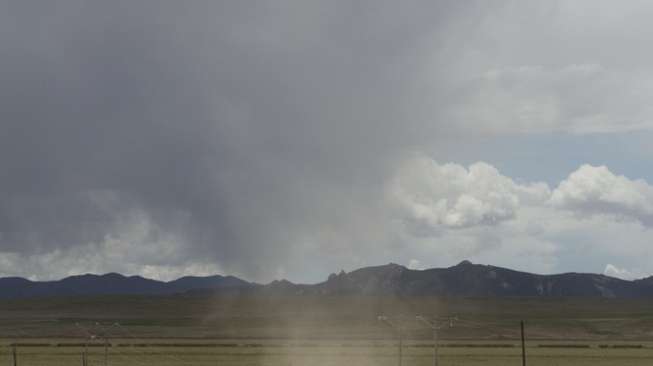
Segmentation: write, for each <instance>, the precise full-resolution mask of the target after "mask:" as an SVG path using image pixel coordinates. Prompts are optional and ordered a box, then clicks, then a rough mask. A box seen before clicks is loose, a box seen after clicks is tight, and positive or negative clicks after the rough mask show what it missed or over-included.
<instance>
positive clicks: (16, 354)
mask: <svg viewBox="0 0 653 366" xmlns="http://www.w3.org/2000/svg"><path fill="white" fill-rule="evenodd" d="M11 354H12V356H13V360H14V366H18V353H17V352H16V344H12V345H11Z"/></svg>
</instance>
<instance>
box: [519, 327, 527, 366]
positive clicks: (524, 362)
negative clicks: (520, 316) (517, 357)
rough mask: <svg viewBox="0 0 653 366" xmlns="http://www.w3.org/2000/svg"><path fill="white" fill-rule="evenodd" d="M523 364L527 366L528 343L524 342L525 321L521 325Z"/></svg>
mask: <svg viewBox="0 0 653 366" xmlns="http://www.w3.org/2000/svg"><path fill="white" fill-rule="evenodd" d="M520 325H521V364H522V366H526V342H525V340H524V321H523V320H522V321H521V323H520Z"/></svg>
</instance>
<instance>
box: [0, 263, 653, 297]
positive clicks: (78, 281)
mask: <svg viewBox="0 0 653 366" xmlns="http://www.w3.org/2000/svg"><path fill="white" fill-rule="evenodd" d="M185 292H194V293H198V292H211V293H233V292H241V293H242V292H256V293H259V292H260V293H268V294H292V295H303V294H306V295H340V294H351V295H396V296H460V297H509V296H519V297H604V298H635V297H652V298H653V277H648V278H644V279H640V280H633V281H628V280H622V279H618V278H614V277H609V276H605V275H601V274H592V273H573V272H572V273H562V274H554V275H540V274H533V273H528V272H520V271H515V270H511V269H507V268H502V267H496V266H491V265H481V264H473V263H471V262H469V261H463V262H461V263H459V264H458V265H455V266H452V267H448V268H432V269H425V270H413V269H408V268H406V267H404V266H401V265H399V264H395V263H390V264H387V265H382V266H373V267H364V268H360V269H357V270H355V271H352V272H349V273H347V272H345V271H341V272H340V273H338V274H335V273H333V274H331V275H330V276H329V278H328V279H327V280H326V281H324V282H321V283H317V284H313V285H306V284H294V283H292V282H289V281H287V280H281V281H273V282H271V283H269V284H267V285H260V284H256V283H253V282H248V281H245V280H242V279H240V278H237V277H234V276H219V275H215V276H208V277H193V276H187V277H181V278H179V279H176V280H174V281H169V282H163V281H157V280H152V279H147V278H143V277H140V276H123V275H121V274H117V273H108V274H104V275H93V274H85V275H79V276H71V277H67V278H64V279H62V280H59V281H42V282H39V281H30V280H27V279H24V278H19V277H6V278H0V299H15V298H27V297H49V296H90V295H114V294H133V295H169V294H176V293H185Z"/></svg>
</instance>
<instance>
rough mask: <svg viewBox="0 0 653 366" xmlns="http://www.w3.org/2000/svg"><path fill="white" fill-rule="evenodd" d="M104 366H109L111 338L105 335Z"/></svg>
mask: <svg viewBox="0 0 653 366" xmlns="http://www.w3.org/2000/svg"><path fill="white" fill-rule="evenodd" d="M104 366H109V338H107V336H106V334H105V336H104Z"/></svg>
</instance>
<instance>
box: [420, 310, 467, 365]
mask: <svg viewBox="0 0 653 366" xmlns="http://www.w3.org/2000/svg"><path fill="white" fill-rule="evenodd" d="M415 319H417V320H418V321H421V322H422V323H424V324H426V325H427V326H428V327H429V328H431V329H432V330H433V366H438V349H439V346H438V330H440V329H442V328H452V327H453V322H454V320H458V318H456V317H451V318H449V319H448V321H447V322H446V323H445V324H438V323H437V320H435V319H434V320H433V321H429V320H428V319H426V318H425V317H423V316H421V315H417V316H415Z"/></svg>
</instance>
